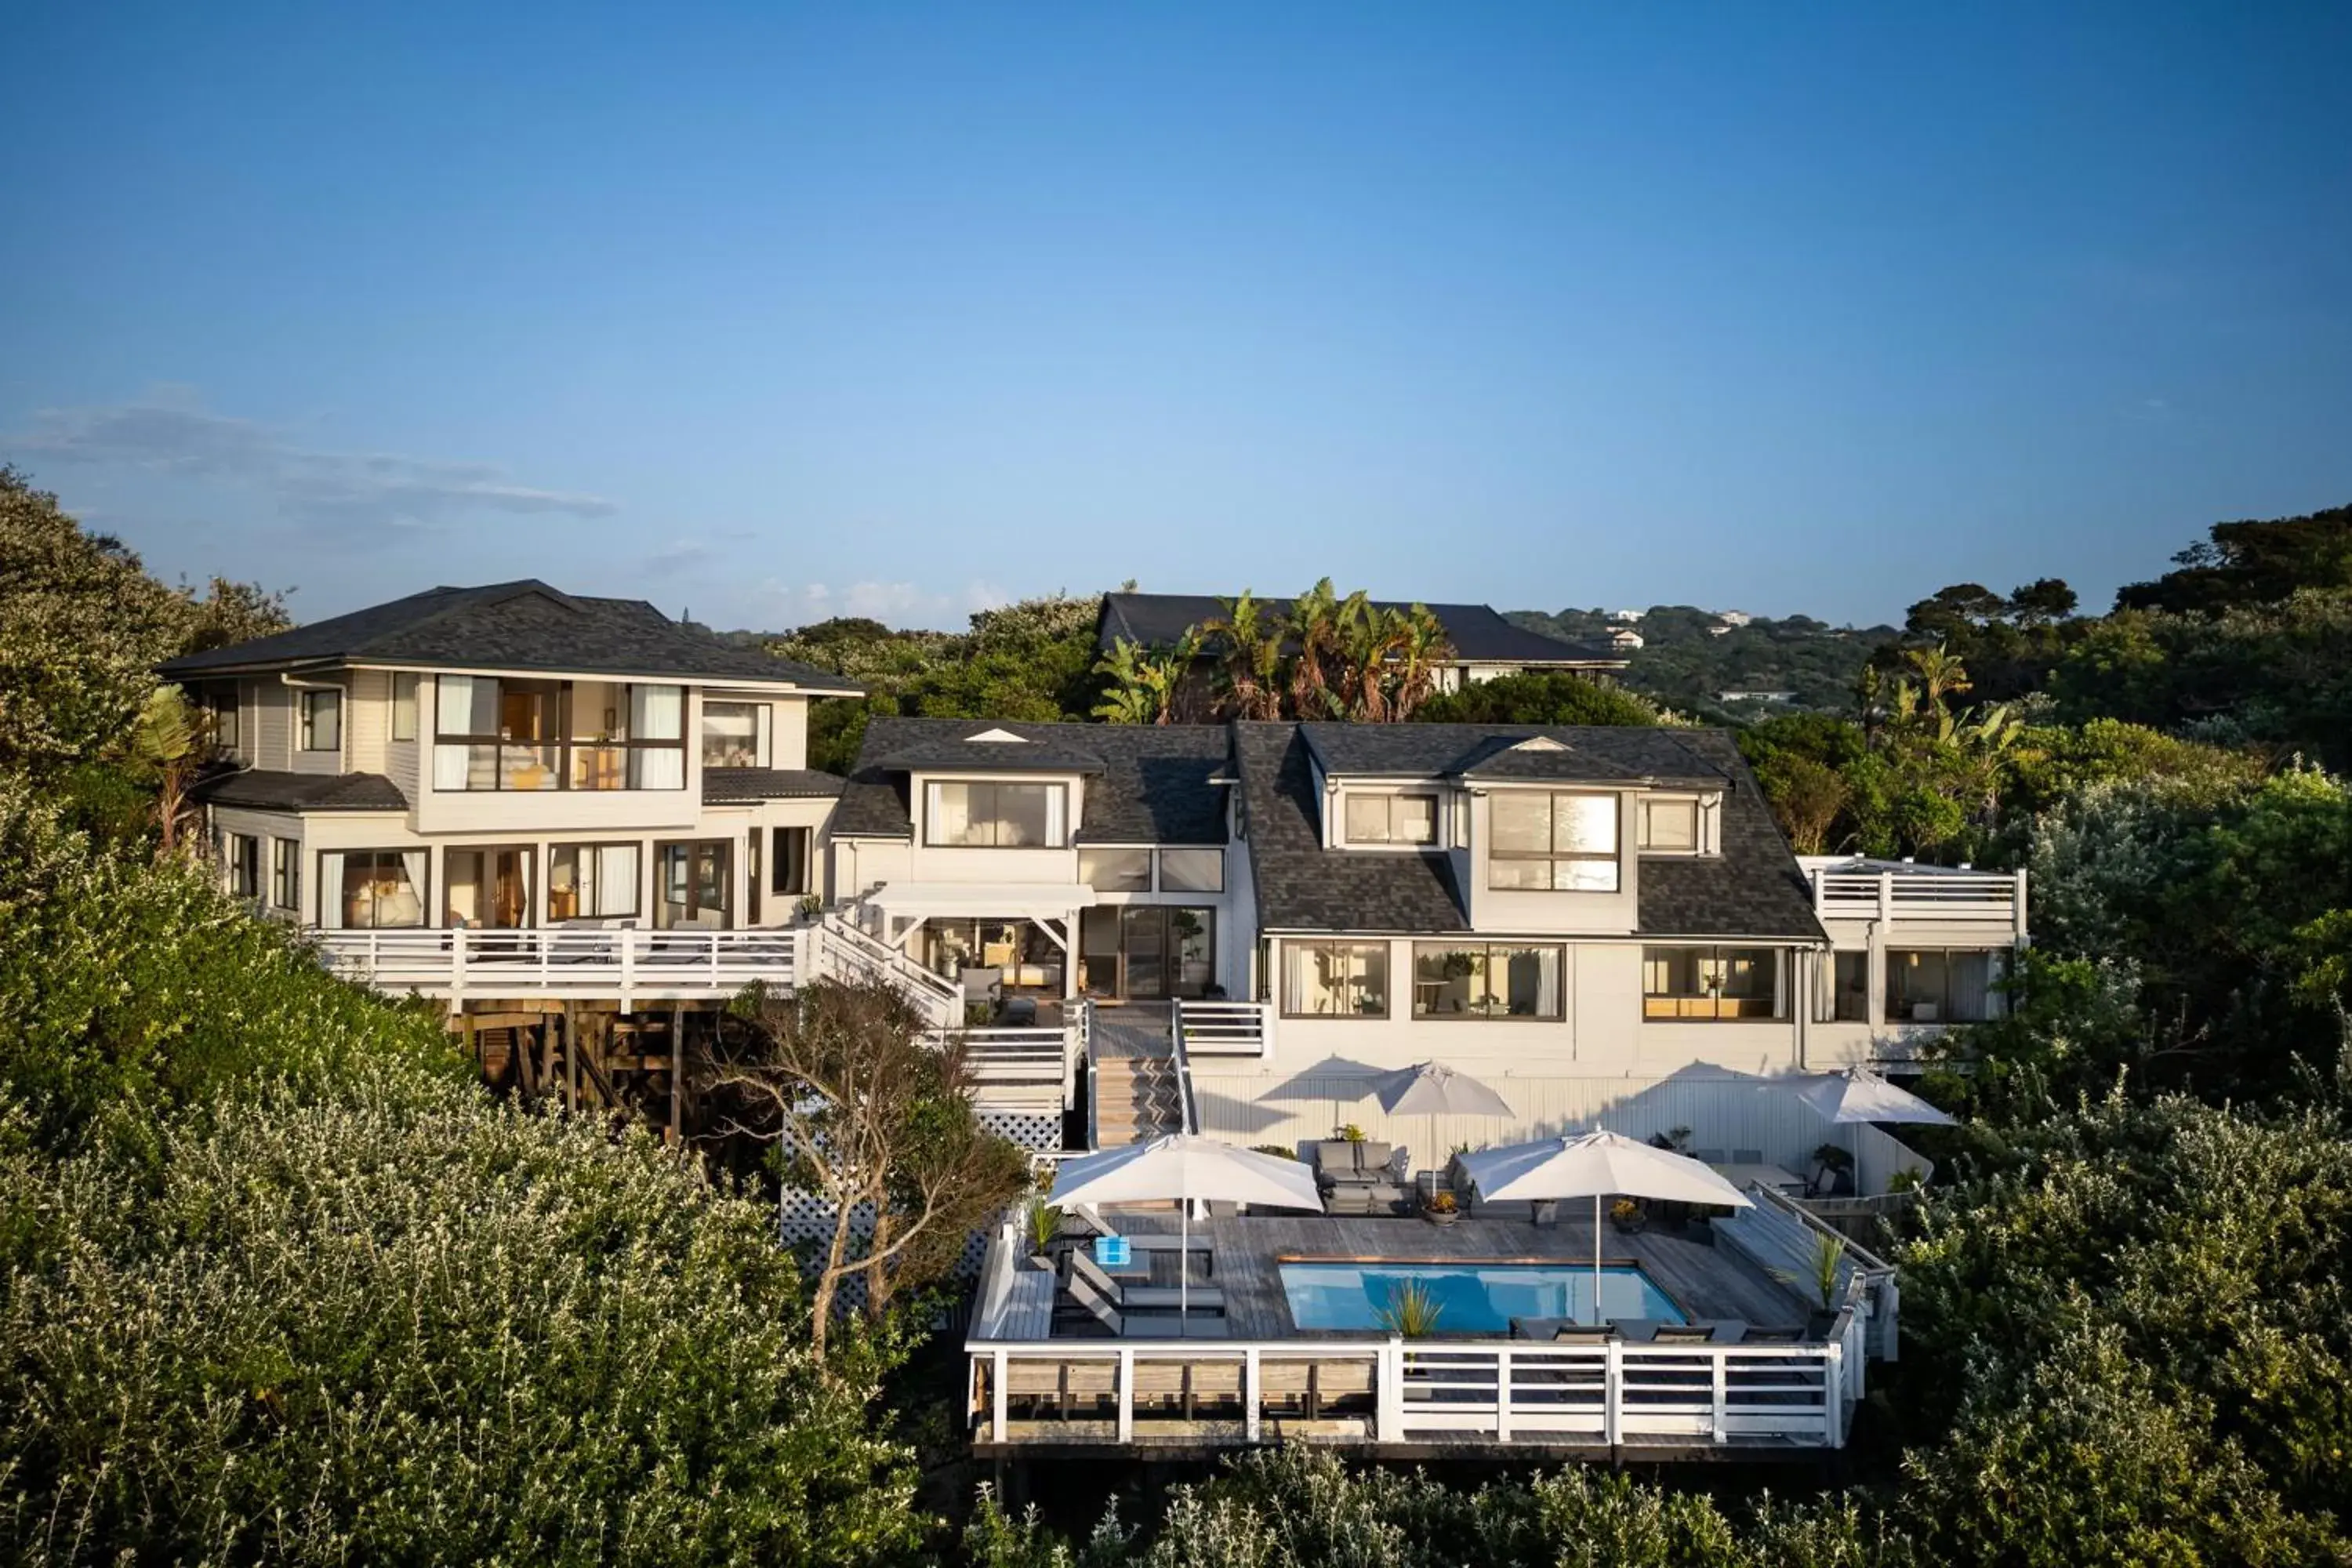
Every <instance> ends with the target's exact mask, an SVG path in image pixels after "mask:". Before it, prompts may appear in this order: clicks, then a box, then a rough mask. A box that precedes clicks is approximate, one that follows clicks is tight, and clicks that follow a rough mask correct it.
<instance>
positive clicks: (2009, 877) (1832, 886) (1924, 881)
mask: <svg viewBox="0 0 2352 1568" xmlns="http://www.w3.org/2000/svg"><path fill="white" fill-rule="evenodd" d="M1810 876H1811V881H1812V885H1813V912H1814V913H1815V914H1816V915H1818V916H1820V917H1821V918H1822V919H1823V920H1848V921H1870V920H1875V921H1906V920H1907V921H1937V922H1946V923H1949V922H1968V923H1972V924H1973V923H1976V922H1984V923H1989V924H1990V923H1999V924H2002V925H2008V926H2011V927H2013V928H2015V929H2017V930H2018V931H2020V932H2022V931H2023V922H2024V915H2025V873H2024V872H2022V871H2014V872H2011V871H1952V870H1943V869H1940V868H1937V869H1920V870H1911V871H1895V870H1887V869H1878V870H1870V869H1855V870H1847V871H1841V870H1836V869H1832V868H1826V867H1822V868H1814V869H1813V870H1812V871H1811V873H1810Z"/></svg>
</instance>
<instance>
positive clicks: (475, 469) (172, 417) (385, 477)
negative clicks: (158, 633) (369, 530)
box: [7, 394, 620, 532]
mask: <svg viewBox="0 0 2352 1568" xmlns="http://www.w3.org/2000/svg"><path fill="white" fill-rule="evenodd" d="M7 444H8V445H9V446H11V447H14V448H16V450H18V451H20V452H22V453H24V454H26V455H27V456H29V457H32V458H36V459H46V460H48V461H54V462H62V463H81V464H89V465H90V466H92V467H99V468H107V467H113V468H140V469H144V470H147V471H149V472H152V473H162V474H169V475H177V476H181V477H184V478H188V479H208V480H215V481H218V482H223V483H227V484H233V485H240V486H245V487H248V488H250V489H257V490H259V491H260V492H262V493H263V494H265V495H267V496H268V497H270V498H271V500H273V501H274V502H275V504H276V506H277V509H278V514H279V515H280V516H281V517H283V518H284V519H286V520H287V521H289V522H291V523H294V524H296V525H297V526H298V527H300V528H303V529H306V530H314V531H336V532H341V531H348V530H350V529H352V528H353V527H355V526H359V527H376V528H391V529H416V528H427V527H431V526H433V525H435V524H436V523H439V522H441V521H446V520H448V519H452V518H457V517H463V516H467V515H471V514H477V513H480V512H504V513H509V514H513V515H523V516H544V515H560V516H567V517H609V516H611V515H612V514H613V513H614V512H616V511H618V510H620V509H619V507H618V506H616V505H615V504H614V502H612V501H610V500H605V499H604V498H603V497H601V496H593V495H583V494H579V493H577V492H574V491H569V490H551V489H536V488H534V487H531V486H528V485H518V484H515V483H512V482H511V481H510V480H509V477H508V476H507V474H506V472H505V470H503V469H501V468H498V467H496V466H494V465H492V464H488V463H469V462H449V461H443V460H438V459H431V458H408V457H401V456H398V455H395V454H392V453H382V452H329V451H320V450H317V449H315V448H312V447H303V446H299V445H297V444H296V443H294V442H292V441H290V440H289V439H287V438H286V437H284V436H282V435H280V434H279V433H278V432H277V431H275V430H273V429H271V428H270V427H268V426H265V425H262V424H259V423H257V422H256V421H254V420H250V419H235V418H230V417H228V416H224V415H218V414H208V413H205V411H204V410H203V409H201V408H198V407H195V406H193V405H191V404H190V403H189V401H188V400H187V398H186V397H185V395H180V394H164V395H153V396H151V398H150V400H149V401H146V402H141V403H130V404H121V405H114V406H111V407H99V408H54V409H45V410H43V411H42V412H40V413H39V414H37V415H36V416H34V425H33V428H32V429H31V430H30V431H27V432H26V433H24V434H21V435H17V436H14V437H8V438H7Z"/></svg>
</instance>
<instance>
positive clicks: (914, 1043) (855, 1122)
mask: <svg viewBox="0 0 2352 1568" xmlns="http://www.w3.org/2000/svg"><path fill="white" fill-rule="evenodd" d="M745 1010H746V1011H747V1012H748V1014H749V1016H750V1018H751V1022H752V1023H753V1025H754V1027H753V1028H751V1029H750V1030H748V1031H746V1032H745V1034H744V1037H742V1038H741V1039H740V1041H738V1042H737V1043H735V1044H733V1045H731V1046H730V1047H726V1048H725V1053H724V1054H723V1055H722V1057H721V1058H719V1061H718V1063H717V1065H716V1067H715V1068H714V1069H713V1072H712V1075H711V1088H713V1089H718V1090H720V1091H722V1092H724V1093H726V1094H727V1095H729V1096H730V1098H731V1099H733V1100H735V1101H736V1102H738V1103H739V1104H740V1106H741V1108H742V1110H741V1112H740V1115H738V1116H737V1117H735V1118H734V1124H735V1126H736V1127H737V1128H738V1129H739V1130H740V1131H746V1132H749V1133H751V1134H753V1135H755V1136H759V1137H762V1138H769V1139H773V1140H774V1141H775V1144H776V1147H777V1149H778V1151H779V1153H780V1155H781V1156H782V1163H783V1171H782V1179H783V1180H784V1182H785V1183H786V1184H788V1185H789V1186H795V1187H798V1188H800V1189H802V1190H803V1191H806V1192H809V1193H813V1194H815V1195H816V1196H818V1197H820V1198H822V1199H824V1201H825V1203H826V1205H828V1206H829V1207H830V1209H831V1214H832V1224H831V1227H830V1230H829V1233H828V1235H827V1237H826V1238H825V1241H824V1246H823V1247H822V1248H821V1249H820V1251H819V1254H818V1257H817V1258H816V1260H815V1263H814V1268H813V1269H812V1271H811V1278H812V1280H813V1283H812V1287H811V1291H810V1312H811V1324H810V1331H811V1333H812V1335H813V1337H814V1346H815V1351H816V1356H817V1359H818V1361H820V1362H823V1361H824V1358H825V1354H826V1348H827V1344H828V1340H829V1331H830V1329H831V1326H832V1320H833V1316H834V1310H835V1302H836V1301H837V1300H839V1298H840V1295H841V1291H842V1288H843V1286H844V1285H845V1283H846V1282H847V1281H848V1280H850V1279H853V1278H856V1279H861V1280H862V1281H863V1283H864V1285H865V1306H864V1310H865V1312H866V1316H867V1317H869V1318H875V1319H878V1318H880V1317H881V1316H882V1315H883V1314H884V1312H885V1311H886V1310H887V1307H888V1305H889V1302H890V1300H891V1298H892V1297H893V1296H894V1295H895V1294H896V1293H897V1292H898V1290H899V1289H904V1288H907V1287H910V1286H913V1285H917V1284H920V1283H922V1282H923V1281H924V1280H925V1279H929V1278H936V1277H937V1273H938V1271H939V1269H940V1266H941V1262H942V1259H943V1258H949V1257H951V1253H952V1249H951V1248H949V1247H946V1246H945V1243H946V1242H947V1241H948V1240H949V1239H950V1238H952V1240H953V1242H954V1243H955V1244H956V1245H957V1246H960V1245H961V1240H962V1238H963V1237H964V1236H965V1235H966V1234H967V1233H968V1232H970V1231H971V1230H973V1229H976V1228H978V1227H979V1226H981V1225H982V1224H984V1223H985V1222H986V1220H987V1218H988V1216H989V1215H992V1214H993V1213H995V1212H996V1211H997V1210H999V1209H1001V1208H1003V1206H1004V1205H1006V1204H1008V1203H1010V1202H1012V1201H1013V1199H1014V1198H1015V1197H1017V1196H1019V1195H1020V1194H1021V1193H1022V1192H1024V1190H1026V1188H1027V1186H1028V1184H1029V1172H1028V1162H1027V1161H1026V1160H1025V1159H1024V1157H1023V1155H1022V1153H1021V1152H1020V1151H1019V1150H1018V1149H1016V1148H1014V1147H1013V1145H1012V1144H1011V1143H1008V1142H1005V1141H1004V1140H1003V1139H1002V1138H999V1137H998V1136H996V1135H995V1134H994V1133H992V1132H990V1131H987V1130H986V1129H985V1128H982V1126H981V1125H980V1123H979V1121H978V1119H977V1118H976V1117H975V1116H974V1115H973V1113H972V1109H971V1099H970V1096H969V1093H968V1087H969V1086H968V1082H967V1079H966V1076H965V1072H964V1059H963V1054H962V1047H961V1042H960V1041H959V1040H958V1039H957V1038H956V1037H952V1036H951V1037H949V1038H948V1040H947V1041H946V1042H945V1044H944V1045H940V1046H934V1045H933V1044H931V1043H930V1042H929V1040H928V1039H927V1037H926V1035H927V1031H926V1029H925V1026H924V1023H923V1019H922V1017H921V1016H920V1015H919V1014H918V1013H917V1012H916V1011H915V1009H914V1007H913V1005H911V1004H909V1003H908V1000H907V998H906V997H905V996H904V995H902V994H899V992H898V988H897V987H895V986H893V985H891V984H888V983H887V982H884V981H878V980H877V981H873V982H869V983H867V984H859V985H846V984H839V983H837V982H832V981H819V982H817V983H815V984H811V985H806V986H803V987H801V988H800V989H798V990H796V991H795V992H793V994H791V995H789V996H776V995H765V994H763V995H761V996H758V997H756V998H754V999H753V1000H752V1001H751V1003H750V1004H749V1005H748V1007H747V1008H746V1009H745ZM861 1233H862V1234H861Z"/></svg>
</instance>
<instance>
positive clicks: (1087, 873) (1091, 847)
mask: <svg viewBox="0 0 2352 1568" xmlns="http://www.w3.org/2000/svg"><path fill="white" fill-rule="evenodd" d="M959 847H961V846H959ZM1127 856H1139V857H1141V858H1142V861H1143V883H1142V885H1141V886H1140V887H1130V886H1118V887H1106V886H1104V885H1103V884H1102V883H1100V882H1097V881H1096V880H1095V871H1096V870H1097V869H1098V868H1090V867H1089V866H1088V865H1087V860H1088V858H1090V857H1092V858H1101V857H1127ZM1078 881H1079V883H1080V885H1081V886H1084V887H1088V888H1092V889H1094V890H1095V891H1096V892H1097V893H1122V894H1135V893H1154V892H1158V891H1159V890H1160V864H1159V857H1158V856H1156V855H1154V854H1153V853H1152V850H1151V847H1150V845H1148V844H1081V845H1079V846H1078Z"/></svg>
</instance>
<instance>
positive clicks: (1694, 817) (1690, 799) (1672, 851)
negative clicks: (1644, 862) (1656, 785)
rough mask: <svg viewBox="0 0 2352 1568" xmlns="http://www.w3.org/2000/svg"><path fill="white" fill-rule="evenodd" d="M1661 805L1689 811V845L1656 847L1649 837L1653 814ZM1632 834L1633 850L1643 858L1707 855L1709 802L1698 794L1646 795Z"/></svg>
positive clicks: (1661, 845)
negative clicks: (1646, 856)
mask: <svg viewBox="0 0 2352 1568" xmlns="http://www.w3.org/2000/svg"><path fill="white" fill-rule="evenodd" d="M1660 806H1668V807H1673V808H1675V809H1685V808H1686V809H1688V811H1689V812H1690V842H1689V843H1688V844H1655V843H1653V842H1651V837H1650V815H1651V813H1653V812H1654V811H1655V810H1657V809H1658V808H1659V807H1660ZM1640 812H1641V815H1640V816H1639V817H1638V819H1637V820H1636V824H1635V830H1634V835H1633V847H1634V850H1635V851H1636V852H1637V853H1639V854H1643V855H1704V854H1706V802H1705V801H1704V800H1702V799H1700V798H1699V797H1698V796H1697V795H1643V797H1642V801H1641V807H1640Z"/></svg>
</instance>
